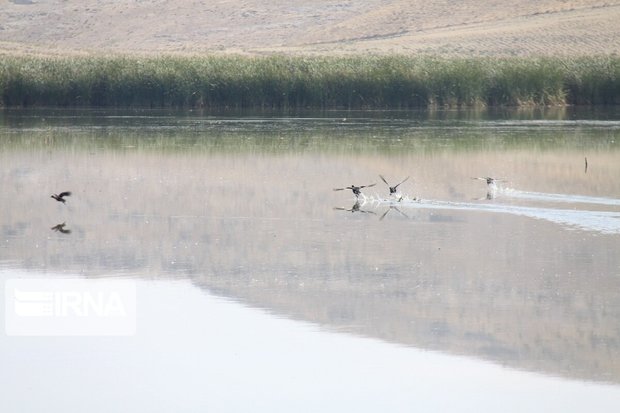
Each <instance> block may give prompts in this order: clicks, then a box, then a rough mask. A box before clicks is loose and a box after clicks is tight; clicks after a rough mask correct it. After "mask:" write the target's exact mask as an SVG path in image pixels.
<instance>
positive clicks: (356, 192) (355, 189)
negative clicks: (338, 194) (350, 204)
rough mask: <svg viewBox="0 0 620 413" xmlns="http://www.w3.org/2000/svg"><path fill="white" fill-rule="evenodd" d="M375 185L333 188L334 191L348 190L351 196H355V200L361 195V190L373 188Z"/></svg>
mask: <svg viewBox="0 0 620 413" xmlns="http://www.w3.org/2000/svg"><path fill="white" fill-rule="evenodd" d="M375 185H377V184H370V185H360V186H355V185H351V186H347V187H345V188H334V191H344V190H345V189H350V190H351V191H352V192H353V195H355V197H356V198H359V196H360V194H361V193H362V191H361V189H362V188H370V187H373V186H375Z"/></svg>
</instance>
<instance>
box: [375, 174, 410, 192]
mask: <svg viewBox="0 0 620 413" xmlns="http://www.w3.org/2000/svg"><path fill="white" fill-rule="evenodd" d="M379 178H381V180H382V181H383V182H385V184H386V185H387V186H388V188H390V195H392V194H395V193H396V188H398V187H399V185H400V184H402V183H404V182H405V181H406V180H407V179H409V177H406V178H405V179H403V180H402V181H400V182H399V183H397V184H396V185H394V186H390V184H388V183H387V181H386V180H385V178H384V177H383V175H379Z"/></svg>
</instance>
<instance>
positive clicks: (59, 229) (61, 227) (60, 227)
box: [52, 222, 71, 234]
mask: <svg viewBox="0 0 620 413" xmlns="http://www.w3.org/2000/svg"><path fill="white" fill-rule="evenodd" d="M52 231H56V232H62V233H63V234H71V230H70V229H65V223H64V222H63V223H62V224H58V225H54V226H53V227H52Z"/></svg>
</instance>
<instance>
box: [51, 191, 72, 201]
mask: <svg viewBox="0 0 620 413" xmlns="http://www.w3.org/2000/svg"><path fill="white" fill-rule="evenodd" d="M66 196H71V192H69V191H65V192H61V193H59V194H58V195H56V194H53V195H52V196H51V198H54V199H55V200H56V201H58V202H62V203H63V204H64V203H65V202H67V200H66V199H65V197H66Z"/></svg>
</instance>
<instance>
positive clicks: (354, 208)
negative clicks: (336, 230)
mask: <svg viewBox="0 0 620 413" xmlns="http://www.w3.org/2000/svg"><path fill="white" fill-rule="evenodd" d="M334 209H335V210H337V211H347V212H361V213H363V214H374V215H377V214H376V213H375V212H373V211H367V210H364V209H361V208H360V203H359V201H357V202H355V203H354V204H353V206H352V207H351V208H343V207H335V208H334Z"/></svg>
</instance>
